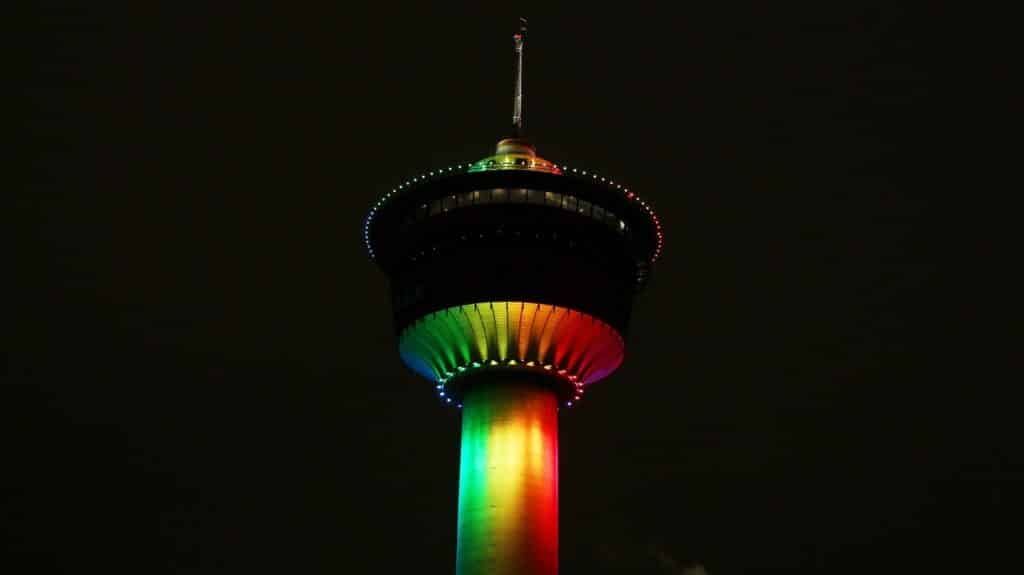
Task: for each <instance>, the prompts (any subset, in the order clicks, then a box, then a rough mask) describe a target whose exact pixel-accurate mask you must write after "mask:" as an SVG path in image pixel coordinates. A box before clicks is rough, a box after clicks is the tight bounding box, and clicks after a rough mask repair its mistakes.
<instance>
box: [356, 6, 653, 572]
mask: <svg viewBox="0 0 1024 575" xmlns="http://www.w3.org/2000/svg"><path fill="white" fill-rule="evenodd" d="M525 34H526V21H525V20H522V21H521V24H520V30H519V32H518V33H517V34H515V35H514V36H513V39H514V41H515V99H514V112H513V115H512V137H510V138H506V139H503V140H501V141H499V142H498V145H497V149H496V150H495V153H494V155H492V156H489V157H487V158H484V159H482V160H480V161H477V162H474V163H471V164H459V165H453V166H446V167H443V168H439V169H436V170H434V171H430V172H427V173H425V174H422V175H419V176H416V177H414V178H412V179H411V180H409V181H406V182H403V183H401V184H400V185H398V186H396V187H395V188H394V189H392V190H391V191H389V192H388V193H387V194H385V195H384V196H383V197H382V198H381V199H380V201H378V202H377V203H376V205H374V206H373V208H371V209H370V213H369V215H368V216H367V218H366V222H365V226H364V229H363V238H364V241H365V243H366V247H367V249H368V251H369V254H370V257H371V258H372V259H373V260H374V261H375V262H377V264H378V265H379V266H380V267H381V269H383V270H384V273H385V274H387V276H388V278H389V280H390V287H391V299H392V307H393V313H394V326H395V331H396V333H397V335H398V349H399V354H400V356H401V358H402V361H403V362H404V363H405V365H406V366H408V367H409V368H411V369H412V370H413V371H415V372H416V373H418V374H420V375H421V376H423V377H424V378H426V379H428V380H430V382H431V383H432V384H433V385H434V386H435V387H436V390H437V394H438V396H439V398H440V400H441V402H442V403H443V404H446V405H450V406H451V407H452V408H459V409H461V411H462V444H461V454H460V462H459V466H460V467H459V504H458V545H457V552H456V573H458V574H459V575H482V574H485V573H486V574H488V575H503V574H513V573H514V574H519V575H553V574H555V573H557V572H558V412H559V410H560V409H566V408H571V407H574V406H576V404H577V403H578V402H580V400H581V399H582V398H583V396H584V394H585V392H586V391H587V390H588V389H589V388H590V385H591V384H593V383H594V382H596V381H599V380H601V379H604V378H605V377H608V376H609V375H611V374H612V372H614V371H615V370H616V369H617V368H618V367H619V365H620V364H621V363H622V360H623V357H624V353H625V340H624V338H625V335H626V329H627V327H628V324H629V318H630V310H631V307H632V302H633V298H634V296H635V295H636V294H637V293H638V292H639V291H640V289H642V288H643V286H644V285H645V284H646V282H647V279H648V277H649V274H650V271H651V265H652V264H653V263H654V261H655V260H657V259H658V256H659V255H660V254H661V249H662V232H661V227H660V224H659V222H658V218H657V216H656V215H655V214H654V212H653V211H652V209H651V207H650V205H649V204H648V203H647V202H645V201H644V200H641V199H640V197H639V196H638V195H637V194H636V193H634V192H633V191H631V190H630V188H628V187H627V186H625V185H624V184H622V183H620V182H617V181H613V180H611V179H609V178H606V177H603V176H601V175H599V174H597V173H593V172H591V171H587V170H582V169H579V168H574V167H569V166H565V165H558V164H555V163H552V162H550V161H548V160H545V159H544V158H541V157H540V156H538V155H537V152H536V150H535V149H534V147H533V146H532V145H530V143H529V142H528V141H527V140H526V139H525V137H524V133H523V46H524V42H525Z"/></svg>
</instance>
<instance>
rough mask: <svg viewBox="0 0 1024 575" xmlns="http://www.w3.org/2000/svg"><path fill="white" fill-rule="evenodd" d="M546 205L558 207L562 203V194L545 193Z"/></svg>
mask: <svg viewBox="0 0 1024 575" xmlns="http://www.w3.org/2000/svg"><path fill="white" fill-rule="evenodd" d="M544 203H545V204H547V205H549V206H555V207H558V205H560V204H561V203H562V194H559V193H557V192H544Z"/></svg>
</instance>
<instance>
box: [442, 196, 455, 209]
mask: <svg viewBox="0 0 1024 575" xmlns="http://www.w3.org/2000/svg"><path fill="white" fill-rule="evenodd" d="M454 209H455V196H448V197H447V198H444V200H442V202H441V211H445V212H447V211H448V210H454Z"/></svg>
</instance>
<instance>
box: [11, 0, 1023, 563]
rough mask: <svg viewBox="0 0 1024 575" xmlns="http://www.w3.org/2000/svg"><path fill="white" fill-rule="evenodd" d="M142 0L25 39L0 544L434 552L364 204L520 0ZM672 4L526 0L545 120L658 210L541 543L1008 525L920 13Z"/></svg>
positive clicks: (601, 555)
mask: <svg viewBox="0 0 1024 575" xmlns="http://www.w3.org/2000/svg"><path fill="white" fill-rule="evenodd" d="M141 4H142V5H144V7H140V6H136V7H134V8H131V9H127V10H125V9H123V8H119V9H113V8H105V7H103V6H100V5H88V6H79V7H76V8H69V7H63V8H61V9H59V10H58V9H56V8H54V9H52V11H50V12H46V11H45V10H43V9H39V10H38V12H37V13H36V14H35V15H34V17H33V18H32V20H33V23H32V26H30V27H28V28H27V30H29V33H28V34H26V38H28V39H29V40H28V41H27V43H26V44H25V45H26V46H28V47H29V48H28V50H27V54H28V57H27V58H24V59H22V60H23V61H22V62H21V64H20V65H19V67H18V68H17V71H16V73H17V74H22V73H24V81H23V82H18V83H17V85H18V86H20V87H19V88H18V89H17V90H16V92H17V93H16V95H17V96H19V103H20V104H19V105H20V106H21V108H20V113H19V114H18V115H19V122H18V123H17V124H16V127H17V128H22V129H24V139H23V140H22V141H23V142H24V145H23V146H21V148H22V151H23V152H27V156H26V160H25V161H24V162H21V163H20V165H19V166H18V167H17V168H16V170H17V171H18V172H19V173H24V174H25V175H26V176H27V178H26V180H25V181H26V182H27V186H26V191H27V192H29V193H26V194H24V195H23V196H21V197H19V198H18V199H17V200H16V206H15V207H16V208H20V210H18V211H17V212H16V213H19V214H24V215H23V216H19V220H20V222H19V223H20V224H21V225H22V226H23V227H25V228H26V229H27V230H29V233H28V234H27V235H26V236H25V238H26V239H23V240H22V239H19V240H18V242H17V243H16V244H15V248H16V249H15V253H14V257H13V260H12V261H13V262H14V271H15V273H13V274H11V275H12V277H13V278H14V287H15V288H16V293H17V298H16V299H14V300H12V301H15V302H17V304H16V305H15V306H13V311H12V312H11V313H9V314H8V315H9V317H10V319H11V321H7V322H5V323H6V326H7V327H8V328H13V329H11V331H10V333H9V334H8V337H5V342H6V343H5V346H4V347H5V348H6V349H7V350H8V354H7V355H8V361H7V366H6V369H7V378H8V379H9V380H10V381H12V382H21V383H24V384H25V385H20V386H4V388H5V390H4V393H3V395H4V401H3V405H4V411H5V412H7V411H9V413H5V415H4V417H3V421H4V424H3V425H4V426H5V427H6V429H3V430H2V431H3V436H4V437H5V438H6V440H7V442H8V444H7V445H6V446H5V448H4V455H3V457H4V461H3V464H2V467H0V470H2V473H0V475H2V476H3V477H2V479H0V487H3V488H4V489H3V490H0V504H2V505H3V507H0V510H2V511H3V516H2V518H0V519H2V522H0V529H2V531H0V533H2V532H6V533H7V538H6V539H5V541H4V543H5V545H6V546H7V547H8V550H9V552H8V553H6V554H3V555H0V557H3V558H4V560H5V561H6V560H10V561H11V562H12V564H14V563H21V564H22V565H25V566H26V567H23V568H21V569H19V570H17V571H15V570H10V571H9V570H8V569H4V568H3V563H0V571H2V572H5V573H6V572H8V571H9V572H11V573H14V572H23V573H30V572H40V573H49V572H76V573H83V572H94V571H95V572H121V571H125V572H128V571H131V572H136V573H208V572H229V573H242V572H269V571H271V570H274V571H276V572H287V573H364V572H367V573H368V572H384V573H401V572H417V573H430V574H433V573H451V572H453V564H454V553H455V509H456V507H455V503H456V495H457V483H456V479H457V465H458V460H457V455H458V427H459V420H458V414H457V413H456V412H453V411H450V410H446V409H443V408H441V407H440V406H439V405H438V404H437V402H436V401H435V400H434V398H433V394H432V390H431V388H430V387H429V386H428V385H427V384H426V383H424V382H422V381H419V380H417V379H416V378H415V377H414V376H413V375H412V374H411V373H410V372H407V371H406V370H404V368H403V367H402V366H401V364H400V362H399V360H398V356H397V352H396V343H395V341H394V337H393V334H392V332H391V326H390V313H389V307H388V306H389V303H388V299H387V295H386V281H385V278H384V276H383V274H381V273H380V272H379V271H378V270H377V269H376V268H375V267H374V266H373V264H372V263H371V262H369V260H368V259H367V257H366V256H365V253H364V250H363V247H362V246H361V244H360V227H361V222H362V219H363V217H364V215H365V213H366V210H367V209H368V207H369V206H370V205H371V203H372V202H373V201H375V199H376V198H377V197H378V196H379V195H381V194H382V193H384V192H386V191H387V190H388V189H390V187H392V186H393V185H395V184H397V183H398V182H400V181H402V180H404V179H405V178H407V177H411V176H412V175H415V174H418V173H420V172H423V171H427V170H430V169H433V168H436V167H440V166H446V165H449V164H453V163H463V162H466V161H472V160H476V159H479V158H481V157H483V156H485V155H488V154H489V153H490V151H491V149H492V147H493V145H494V143H495V142H496V141H497V139H498V138H500V137H502V136H504V135H506V134H507V130H506V127H507V125H508V123H509V117H510V115H511V74H512V72H511V40H510V35H511V33H512V31H513V30H514V26H515V17H516V16H518V15H519V13H517V12H514V11H512V10H511V9H499V8H497V7H494V8H484V7H480V6H476V7H473V8H471V9H462V10H458V11H455V10H452V11H440V12H438V11H432V10H429V9H427V8H418V9H415V10H411V9H410V8H409V7H399V6H396V5H391V4H386V3H379V4H378V5H376V6H374V7H372V8H365V7H364V8H355V9H353V8H351V7H340V6H337V7H331V8H318V9H313V8H298V7H295V8H287V9H285V8H280V9H275V10H273V11H271V10H267V9H263V8H256V7H253V6H248V5H246V6H245V7H231V8H227V7H225V8H217V9H211V8H209V7H205V8H184V7H179V6H176V5H168V6H167V7H165V8H153V7H150V6H149V3H141ZM211 10H212V11H211ZM677 10H678V13H661V12H657V11H650V10H640V9H638V8H636V7H633V6H628V5H627V6H618V7H617V8H616V9H615V10H614V11H607V12H599V11H595V9H594V8H593V7H592V6H590V7H586V8H580V7H572V8H571V7H568V6H557V5H546V6H545V7H544V8H543V9H533V10H530V9H529V8H524V9H523V10H522V12H523V13H524V14H525V15H527V16H529V17H530V20H531V30H530V35H529V39H528V43H527V61H528V63H527V86H528V96H527V130H528V133H529V134H530V135H531V137H532V139H533V140H534V142H535V143H536V144H537V146H538V149H539V152H540V153H541V155H543V156H545V157H546V158H548V159H551V160H553V161H555V162H557V163H560V164H561V163H567V164H570V165H573V166H579V167H584V168H588V169H591V170H596V171H599V172H600V173H602V174H605V175H608V176H610V177H612V178H614V179H615V180H617V181H622V182H627V183H629V185H630V186H631V187H632V188H633V189H635V190H636V191H637V192H638V193H640V194H641V195H642V196H644V197H646V198H649V199H650V200H651V201H652V202H653V203H654V205H655V208H656V210H657V211H658V214H659V216H660V217H661V219H662V221H663V223H664V225H665V227H666V242H667V243H666V252H665V255H664V257H663V259H662V261H661V262H660V264H659V266H658V267H657V268H656V270H655V274H654V277H653V280H652V281H651V283H650V284H649V285H648V288H647V290H646V291H645V292H643V293H642V294H641V296H640V297H639V298H638V301H637V304H636V308H635V313H634V321H633V326H632V329H631V332H630V334H629V338H628V345H629V355H628V357H627V360H626V364H625V365H624V366H623V368H622V369H621V370H620V371H619V372H618V373H617V374H616V375H615V376H614V377H612V378H611V379H609V380H607V381H605V382H602V383H600V384H598V385H596V386H595V387H594V388H593V390H592V391H591V393H589V394H588V399H587V400H586V401H585V402H584V404H582V405H581V406H580V408H579V409H574V410H572V411H571V412H568V413H566V414H565V415H564V416H563V417H562V419H561V425H562V427H561V485H562V493H561V515H562V516H561V533H562V543H561V557H562V573H563V574H565V575H575V574H583V573H587V574H600V573H636V574H644V573H651V574H656V573H678V572H680V571H679V569H678V567H673V565H677V566H678V565H689V564H693V563H703V564H704V565H705V566H707V567H708V569H709V571H710V572H711V573H712V574H714V575H720V574H732V573H751V572H772V571H775V570H778V572H807V573H854V572H865V571H872V572H892V571H897V570H901V571H907V570H909V571H916V570H919V569H923V568H925V567H928V568H933V567H939V568H941V567H949V566H951V565H974V564H976V563H978V562H981V561H984V560H986V559H989V558H991V557H992V556H993V554H994V553H995V552H997V551H999V550H1000V549H1002V548H1003V547H1004V546H1007V545H1009V542H1010V541H1009V537H1010V536H1009V535H1004V536H1001V537H1000V536H993V535H992V534H990V533H988V532H987V530H983V529H981V528H980V526H981V525H982V523H981V522H982V521H985V519H984V515H985V514H986V513H987V512H988V511H990V510H993V509H997V508H998V507H999V506H1000V505H1001V504H1002V502H1003V499H1004V498H1005V497H1007V496H1008V489H1009V486H1010V485H1011V484H1012V483H1013V482H1015V481H1018V480H1019V479H1020V477H1021V475H1020V468H1016V469H1017V471H1016V473H1013V471H1014V470H1013V469H1010V467H1009V463H1008V457H1009V454H1008V450H1007V449H1006V448H1005V446H1004V445H1003V444H1002V443H1000V442H998V441H995V440H993V439H992V438H995V437H999V436H1000V434H1001V433H1002V432H1003V427H1004V425H1005V420H1003V419H1002V418H1000V417H999V416H998V415H992V414H990V415H989V416H986V417H981V416H979V415H978V414H977V413H975V411H974V408H973V405H974V400H975V399H976V397H975V394H976V393H979V392H975V391H972V390H971V389H969V388H967V387H966V386H963V385H959V386H957V385H951V384H946V383H942V382H943V375H944V372H945V369H946V368H945V367H944V365H943V364H944V363H945V362H944V358H943V357H942V352H941V351H940V350H941V349H942V346H941V344H942V343H943V342H944V341H946V335H945V332H946V330H947V328H948V327H949V326H948V323H950V321H951V319H950V318H949V317H948V316H949V315H950V314H955V312H953V311H952V308H951V307H950V306H948V305H946V302H945V299H944V298H945V295H944V294H941V293H940V291H939V290H937V289H935V286H936V285H937V284H938V283H939V281H940V279H939V278H940V277H941V276H942V275H943V273H944V270H943V269H942V268H943V265H944V258H945V256H940V255H939V253H938V252H940V251H941V250H936V249H934V248H935V244H934V237H935V233H934V232H935V228H936V225H935V224H934V223H931V220H932V211H933V206H932V198H931V197H930V195H931V194H929V188H930V187H932V186H933V185H934V184H936V183H938V182H939V180H940V179H941V177H940V176H939V175H938V173H937V171H936V169H935V165H934V164H935V161H936V160H935V158H936V157H937V155H936V152H937V151H938V148H939V147H941V145H942V144H941V143H940V140H941V138H939V134H938V132H937V131H938V129H939V128H938V127H937V126H936V124H935V123H934V121H933V120H934V117H935V116H934V114H935V112H936V111H937V110H938V109H939V108H940V107H941V106H940V105H939V103H938V101H937V93H939V92H941V91H942V90H943V87H944V85H945V84H946V83H947V82H949V79H948V78H947V77H944V76H943V75H942V74H941V73H939V72H937V71H936V67H935V66H934V63H935V62H934V59H935V57H934V56H933V55H932V53H931V51H930V50H931V48H930V45H931V44H932V43H933V42H935V40H936V37H937V36H939V33H938V32H937V31H935V30H933V29H931V27H930V24H929V22H930V16H931V15H930V14H921V13H917V12H913V11H910V10H904V9H902V8H895V7H890V8H888V9H884V10H864V11H856V10H853V9H843V8H838V7H833V8H821V7H819V8H817V9H815V10H812V11H800V12H797V11H792V10H786V9H782V8H778V7H776V6H775V5H774V4H772V5H771V7H770V8H769V7H768V6H767V5H765V6H764V7H759V8H754V9H750V8H747V7H740V6H733V7H730V8H724V7H723V8H719V9H711V8H708V7H705V6H701V7H695V6H688V7H680V8H678V9H677ZM19 53H21V52H19ZM946 255H949V254H946ZM1004 443H1005V442H1004Z"/></svg>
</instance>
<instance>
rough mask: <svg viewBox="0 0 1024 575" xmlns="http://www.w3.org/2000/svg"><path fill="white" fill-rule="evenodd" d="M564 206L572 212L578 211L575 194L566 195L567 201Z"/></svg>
mask: <svg viewBox="0 0 1024 575" xmlns="http://www.w3.org/2000/svg"><path fill="white" fill-rule="evenodd" d="M563 207H564V208H565V209H567V210H569V211H570V212H575V211H576V197H575V196H565V203H564V204H563Z"/></svg>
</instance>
